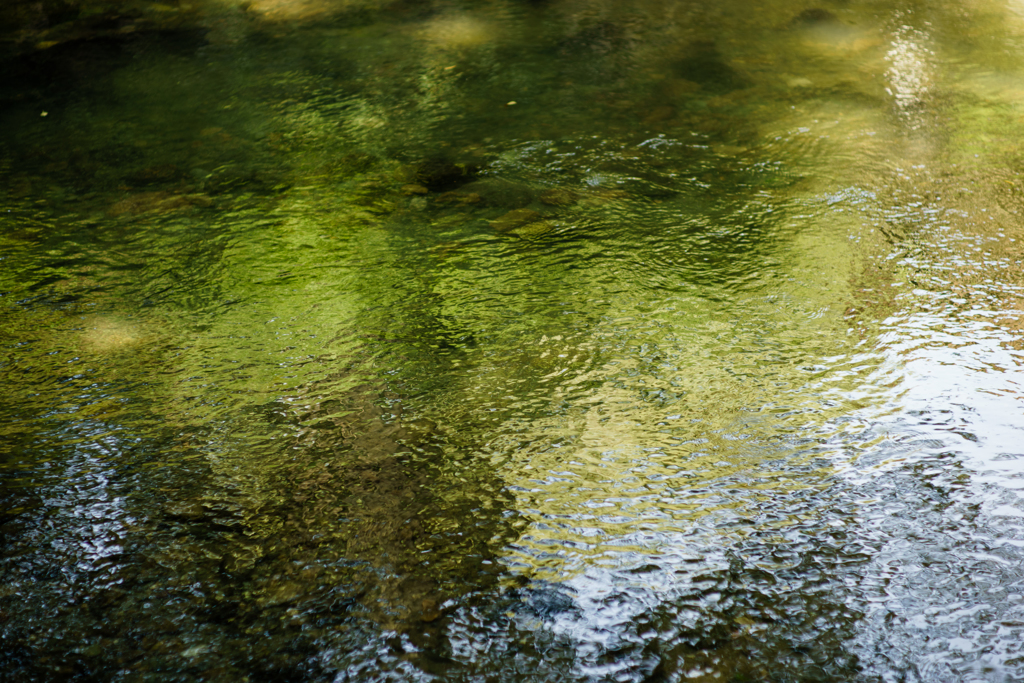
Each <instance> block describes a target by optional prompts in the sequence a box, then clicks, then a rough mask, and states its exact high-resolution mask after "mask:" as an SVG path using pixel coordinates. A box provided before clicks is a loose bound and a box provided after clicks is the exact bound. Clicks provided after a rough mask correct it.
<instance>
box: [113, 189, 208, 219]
mask: <svg viewBox="0 0 1024 683" xmlns="http://www.w3.org/2000/svg"><path fill="white" fill-rule="evenodd" d="M212 203H213V202H212V200H211V199H210V198H209V197H207V196H206V195H202V194H175V193H172V192H138V193H136V194H132V195H129V196H127V197H125V198H124V199H122V200H120V201H118V202H114V203H113V204H112V205H110V207H108V208H107V212H106V213H107V215H108V216H110V217H111V218H117V217H119V216H124V215H129V216H135V215H139V214H143V213H158V214H159V213H169V212H171V211H177V210H179V209H184V208H188V207H193V206H200V207H206V206H210V205H211V204H212Z"/></svg>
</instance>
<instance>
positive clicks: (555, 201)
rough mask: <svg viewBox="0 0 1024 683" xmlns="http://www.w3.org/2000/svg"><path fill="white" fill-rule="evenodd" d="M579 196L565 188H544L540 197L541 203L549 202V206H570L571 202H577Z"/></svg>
mask: <svg viewBox="0 0 1024 683" xmlns="http://www.w3.org/2000/svg"><path fill="white" fill-rule="evenodd" d="M579 198H580V196H579V194H577V193H575V192H573V191H572V190H566V189H564V188H553V189H550V190H544V191H543V192H541V193H540V196H539V197H538V199H540V203H541V204H547V205H548V206H569V205H570V204H575V203H576V201H577V200H578V199H579Z"/></svg>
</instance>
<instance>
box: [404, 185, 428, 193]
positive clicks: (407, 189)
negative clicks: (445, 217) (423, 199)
mask: <svg viewBox="0 0 1024 683" xmlns="http://www.w3.org/2000/svg"><path fill="white" fill-rule="evenodd" d="M429 191H430V190H428V189H427V188H425V187H423V186H422V185H414V184H411V183H410V184H409V185H402V194H426V193H427V192H429Z"/></svg>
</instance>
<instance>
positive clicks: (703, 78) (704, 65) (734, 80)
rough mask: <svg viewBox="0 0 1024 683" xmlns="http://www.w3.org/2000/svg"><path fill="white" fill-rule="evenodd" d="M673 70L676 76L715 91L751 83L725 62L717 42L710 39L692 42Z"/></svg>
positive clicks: (719, 91)
mask: <svg viewBox="0 0 1024 683" xmlns="http://www.w3.org/2000/svg"><path fill="white" fill-rule="evenodd" d="M673 71H674V72H675V73H674V75H675V76H676V77H678V78H682V79H684V80H687V81H692V82H694V83H697V84H699V85H700V86H701V87H702V88H703V89H704V90H707V91H708V92H713V93H727V92H732V91H733V90H739V89H741V88H746V87H748V86H749V85H750V84H749V83H748V82H747V79H746V78H744V77H743V76H742V75H741V74H740V73H739V72H738V71H736V70H735V69H733V68H732V67H731V66H729V64H727V63H726V62H725V60H724V59H723V58H722V55H721V54H720V53H719V52H718V48H716V47H715V44H714V43H712V42H709V41H697V42H694V43H692V44H691V45H690V46H689V48H688V49H687V50H686V54H685V56H684V57H683V58H682V59H680V60H679V61H678V62H676V64H675V66H674V69H673Z"/></svg>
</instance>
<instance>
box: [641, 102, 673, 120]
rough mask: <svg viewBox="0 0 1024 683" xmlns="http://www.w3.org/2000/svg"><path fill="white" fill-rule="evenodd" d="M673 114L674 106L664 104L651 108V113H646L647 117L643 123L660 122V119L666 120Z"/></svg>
mask: <svg viewBox="0 0 1024 683" xmlns="http://www.w3.org/2000/svg"><path fill="white" fill-rule="evenodd" d="M675 115H676V108H675V107H670V106H669V105H667V104H665V105H662V106H660V107H655V108H654V109H653V110H651V113H650V114H648V115H647V117H646V118H645V119H644V123H646V124H651V123H661V122H662V121H668V120H669V119H671V118H672V117H674V116H675Z"/></svg>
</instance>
